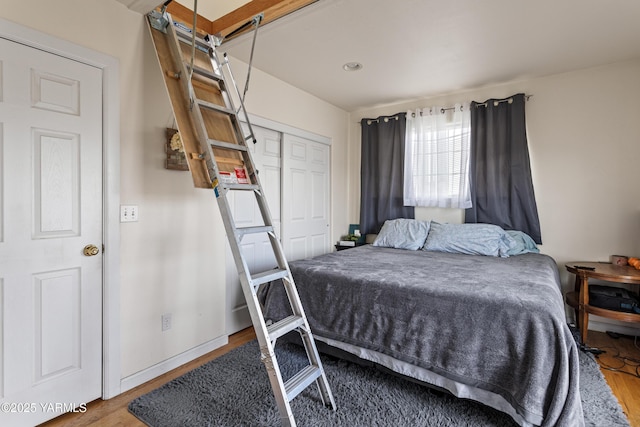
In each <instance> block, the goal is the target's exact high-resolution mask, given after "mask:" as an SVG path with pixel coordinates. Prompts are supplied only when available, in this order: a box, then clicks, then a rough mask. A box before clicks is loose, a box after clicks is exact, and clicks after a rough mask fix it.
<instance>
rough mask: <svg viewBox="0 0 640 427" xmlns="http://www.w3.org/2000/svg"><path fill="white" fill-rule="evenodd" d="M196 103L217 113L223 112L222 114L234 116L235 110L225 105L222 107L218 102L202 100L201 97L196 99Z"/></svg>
mask: <svg viewBox="0 0 640 427" xmlns="http://www.w3.org/2000/svg"><path fill="white" fill-rule="evenodd" d="M196 103H197V104H198V105H199V106H201V107H202V108H207V109H209V110H213V111H217V112H219V113H224V114H228V115H230V116H235V115H236V112H235V111H233V110H231V109H229V108H227V107H223V106H222V105H218V104H214V103H212V102H207V101H203V100H202V99H196Z"/></svg>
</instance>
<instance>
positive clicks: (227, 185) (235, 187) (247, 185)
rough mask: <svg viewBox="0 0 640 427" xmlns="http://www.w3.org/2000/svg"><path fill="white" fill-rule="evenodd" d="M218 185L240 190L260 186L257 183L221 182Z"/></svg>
mask: <svg viewBox="0 0 640 427" xmlns="http://www.w3.org/2000/svg"><path fill="white" fill-rule="evenodd" d="M220 185H221V186H222V187H224V188H227V189H229V190H240V191H256V190H260V186H259V185H257V184H222V183H221V184H220Z"/></svg>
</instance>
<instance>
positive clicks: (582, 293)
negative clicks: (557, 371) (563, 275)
mask: <svg viewBox="0 0 640 427" xmlns="http://www.w3.org/2000/svg"><path fill="white" fill-rule="evenodd" d="M565 267H566V269H567V271H569V273H573V274H575V275H576V282H575V287H574V292H567V294H566V295H565V301H566V302H567V304H569V305H570V306H571V307H573V308H574V309H575V311H576V322H577V323H578V327H579V328H580V338H581V339H582V343H583V344H586V341H587V330H588V327H589V314H595V315H597V316H602V317H607V318H610V319H615V320H621V321H623V322H635V323H640V314H635V313H627V312H624V311H615V310H607V309H605V308H600V307H594V306H592V305H589V279H599V280H604V281H607V282H614V283H628V284H633V285H640V270H636V269H635V268H633V267H631V266H629V265H625V266H620V265H615V264H609V263H604V262H582V261H579V262H570V263H567V264H565ZM580 267H584V268H580Z"/></svg>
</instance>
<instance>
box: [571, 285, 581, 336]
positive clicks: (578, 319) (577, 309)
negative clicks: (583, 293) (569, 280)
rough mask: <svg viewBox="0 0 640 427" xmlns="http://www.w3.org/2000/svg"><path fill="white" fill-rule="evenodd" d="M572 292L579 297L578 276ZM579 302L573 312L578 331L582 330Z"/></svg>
mask: <svg viewBox="0 0 640 427" xmlns="http://www.w3.org/2000/svg"><path fill="white" fill-rule="evenodd" d="M573 290H574V291H575V292H578V296H579V295H580V277H578V275H577V274H576V282H575V284H574V285H573ZM579 308H580V301H578V305H577V306H575V307H574V309H573V311H574V314H575V316H576V317H575V319H576V326H577V327H578V329H580V330H582V328H581V327H580V309H579Z"/></svg>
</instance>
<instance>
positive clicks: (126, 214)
mask: <svg viewBox="0 0 640 427" xmlns="http://www.w3.org/2000/svg"><path fill="white" fill-rule="evenodd" d="M137 221H138V206H136V205H120V222H137Z"/></svg>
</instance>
